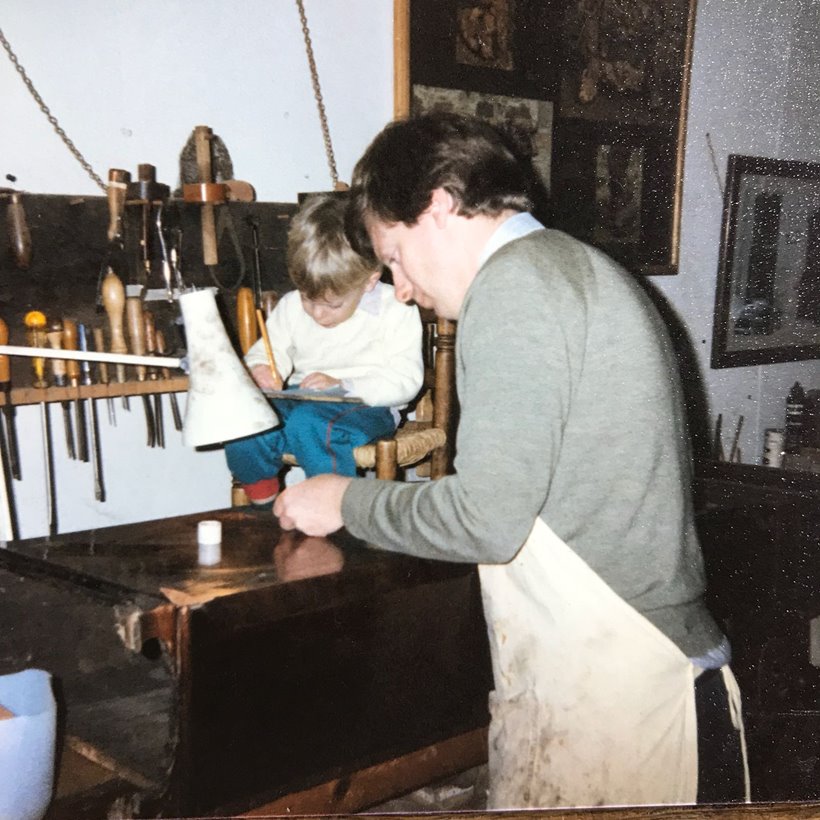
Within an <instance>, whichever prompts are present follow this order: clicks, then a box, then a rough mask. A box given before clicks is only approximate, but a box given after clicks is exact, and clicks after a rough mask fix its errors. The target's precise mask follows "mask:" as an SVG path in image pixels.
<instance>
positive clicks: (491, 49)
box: [410, 0, 562, 100]
mask: <svg viewBox="0 0 820 820" xmlns="http://www.w3.org/2000/svg"><path fill="white" fill-rule="evenodd" d="M561 5H562V4H559V3H558V2H557V0H410V76H411V79H412V83H413V84H419V85H426V86H434V87H437V88H457V89H461V90H464V91H479V92H482V93H487V94H503V95H507V96H517V97H525V98H529V99H539V100H543V99H549V100H553V99H555V97H556V95H557V93H558V87H559V67H560V61H561V52H560V48H559V45H558V36H559V33H558V26H557V21H558V20H559V19H560V11H559V8H560V6H561Z"/></svg>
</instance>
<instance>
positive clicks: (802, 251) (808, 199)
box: [712, 154, 820, 367]
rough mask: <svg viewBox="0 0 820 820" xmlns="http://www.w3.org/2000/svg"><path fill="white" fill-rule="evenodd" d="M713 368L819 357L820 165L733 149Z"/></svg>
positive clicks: (728, 184)
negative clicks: (744, 152)
mask: <svg viewBox="0 0 820 820" xmlns="http://www.w3.org/2000/svg"><path fill="white" fill-rule="evenodd" d="M713 327H714V331H713V339H712V367H736V366H741V365H758V364H771V363H772V362H791V361H798V360H801V359H817V358H820V164H819V163H809V162H796V161H790V160H776V159H767V158H763V157H749V156H740V155H737V154H733V155H731V156H730V157H729V164H728V170H727V179H726V190H725V194H724V208H723V230H722V235H721V246H720V260H719V267H718V276H717V287H716V291H715V318H714V325H713Z"/></svg>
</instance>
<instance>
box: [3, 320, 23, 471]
mask: <svg viewBox="0 0 820 820" xmlns="http://www.w3.org/2000/svg"><path fill="white" fill-rule="evenodd" d="M8 340H9V328H8V325H7V324H6V323H5V322H4V321H3V320H2V319H0V344H8ZM0 389H2V391H3V395H4V396H5V399H6V401H5V403H4V404H3V415H4V416H5V419H6V435H5V442H6V445H7V446H6V451H7V453H8V462H9V470H10V471H11V474H12V476H14V478H16V479H17V480H18V481H19V480H20V450H19V448H18V446H17V427H16V425H15V421H14V405H13V404H12V401H11V364H10V362H9V357H8V356H0Z"/></svg>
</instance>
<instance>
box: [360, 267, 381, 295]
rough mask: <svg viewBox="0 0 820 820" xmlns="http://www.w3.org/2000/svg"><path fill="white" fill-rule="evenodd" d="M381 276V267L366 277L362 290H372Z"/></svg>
mask: <svg viewBox="0 0 820 820" xmlns="http://www.w3.org/2000/svg"><path fill="white" fill-rule="evenodd" d="M381 278H382V272H381V268H379V270H374V271H373V273H371V274H370V276H368V277H367V281H366V282H365V283H364V291H365V293H367V291H369V290H373V288H375V287H376V283H377V282H378V281H379V279H381Z"/></svg>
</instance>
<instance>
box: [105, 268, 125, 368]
mask: <svg viewBox="0 0 820 820" xmlns="http://www.w3.org/2000/svg"><path fill="white" fill-rule="evenodd" d="M101 293H102V301H103V307H104V308H105V312H106V314H108V332H109V335H110V336H111V352H112V353H127V352H128V345H127V344H126V343H125V333H124V332H123V313H124V311H125V287H124V286H123V284H122V280H121V279H120V277H119V276H117V274H116V273H114V271H113V270H111V268H109V269H108V273H107V274H106V275H105V278H104V279H103V281H102V286H101ZM116 372H117V381H118V382H120V384H122V383H123V382H124V381H125V365H124V364H118V365H117V371H116Z"/></svg>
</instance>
